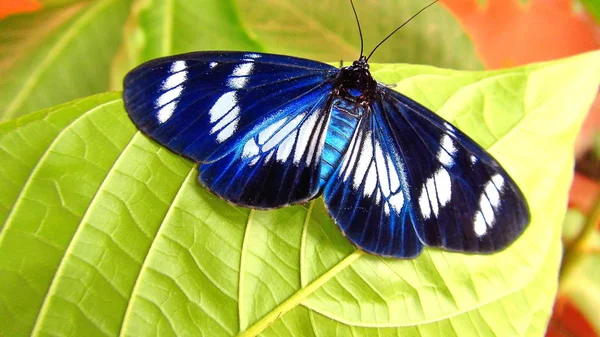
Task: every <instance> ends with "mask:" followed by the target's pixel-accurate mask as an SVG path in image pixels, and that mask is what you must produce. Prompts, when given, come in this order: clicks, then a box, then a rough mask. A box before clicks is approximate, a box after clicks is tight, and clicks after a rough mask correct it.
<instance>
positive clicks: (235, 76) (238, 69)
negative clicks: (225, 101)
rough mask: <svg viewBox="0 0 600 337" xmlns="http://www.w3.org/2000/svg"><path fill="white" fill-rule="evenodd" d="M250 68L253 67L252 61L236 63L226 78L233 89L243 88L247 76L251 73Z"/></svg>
mask: <svg viewBox="0 0 600 337" xmlns="http://www.w3.org/2000/svg"><path fill="white" fill-rule="evenodd" d="M252 69H254V63H253V62H247V63H242V64H238V65H236V66H235V68H233V72H232V73H231V76H230V77H229V79H228V84H229V86H230V87H231V88H233V89H242V88H245V87H246V84H248V76H250V75H251V74H252Z"/></svg>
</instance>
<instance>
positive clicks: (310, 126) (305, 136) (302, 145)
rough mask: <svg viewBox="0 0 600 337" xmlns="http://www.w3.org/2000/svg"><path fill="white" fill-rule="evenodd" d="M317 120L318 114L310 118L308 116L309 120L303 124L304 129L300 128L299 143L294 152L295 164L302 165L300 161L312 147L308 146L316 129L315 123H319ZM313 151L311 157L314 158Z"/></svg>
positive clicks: (313, 114)
mask: <svg viewBox="0 0 600 337" xmlns="http://www.w3.org/2000/svg"><path fill="white" fill-rule="evenodd" d="M317 118H318V113H314V112H313V113H312V114H311V115H310V116H308V118H307V119H306V120H305V121H304V123H303V124H302V127H301V128H300V131H299V134H298V141H297V142H296V150H295V151H294V164H298V163H300V159H302V155H303V154H304V152H305V151H306V148H307V147H309V146H310V145H309V144H308V141H309V139H310V136H311V135H312V133H313V132H314V131H315V130H314V127H315V123H316V122H317ZM312 151H313V150H312V149H311V156H312ZM307 160H310V159H307Z"/></svg>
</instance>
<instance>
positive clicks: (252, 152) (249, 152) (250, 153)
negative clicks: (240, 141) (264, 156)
mask: <svg viewBox="0 0 600 337" xmlns="http://www.w3.org/2000/svg"><path fill="white" fill-rule="evenodd" d="M258 152H259V149H258V145H256V141H255V140H254V138H250V140H249V141H247V142H246V144H244V149H243V150H242V158H250V157H254V156H256V155H257V154H258Z"/></svg>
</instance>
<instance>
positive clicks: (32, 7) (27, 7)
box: [0, 0, 42, 19]
mask: <svg viewBox="0 0 600 337" xmlns="http://www.w3.org/2000/svg"><path fill="white" fill-rule="evenodd" d="M41 7H42V5H41V4H40V3H39V2H37V0H9V1H1V2H0V19H2V18H4V17H6V16H9V15H13V14H18V13H25V12H34V11H37V10H38V9H40V8H41Z"/></svg>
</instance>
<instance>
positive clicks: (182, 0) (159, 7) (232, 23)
mask: <svg viewBox="0 0 600 337" xmlns="http://www.w3.org/2000/svg"><path fill="white" fill-rule="evenodd" d="M197 50H254V51H260V50H262V48H260V46H259V44H258V43H257V42H256V41H254V40H253V39H251V38H250V37H248V35H247V34H246V32H245V31H244V28H243V26H242V23H241V22H240V21H239V18H238V13H237V11H236V8H235V6H234V3H233V1H232V0H225V1H224V0H203V1H202V5H199V4H198V2H197V1H196V0H164V1H163V0H134V3H133V6H132V13H131V15H130V17H129V19H128V20H127V24H126V26H125V40H124V41H123V45H122V46H121V49H120V50H119V53H118V56H117V58H116V60H115V61H114V63H113V69H112V77H111V88H113V89H119V88H121V86H122V81H123V77H124V76H125V74H126V73H127V72H128V71H129V70H131V69H132V68H133V67H135V66H136V65H138V64H140V63H142V62H145V61H148V60H150V59H153V58H157V57H160V56H166V55H172V54H180V53H186V52H191V51H197Z"/></svg>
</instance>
